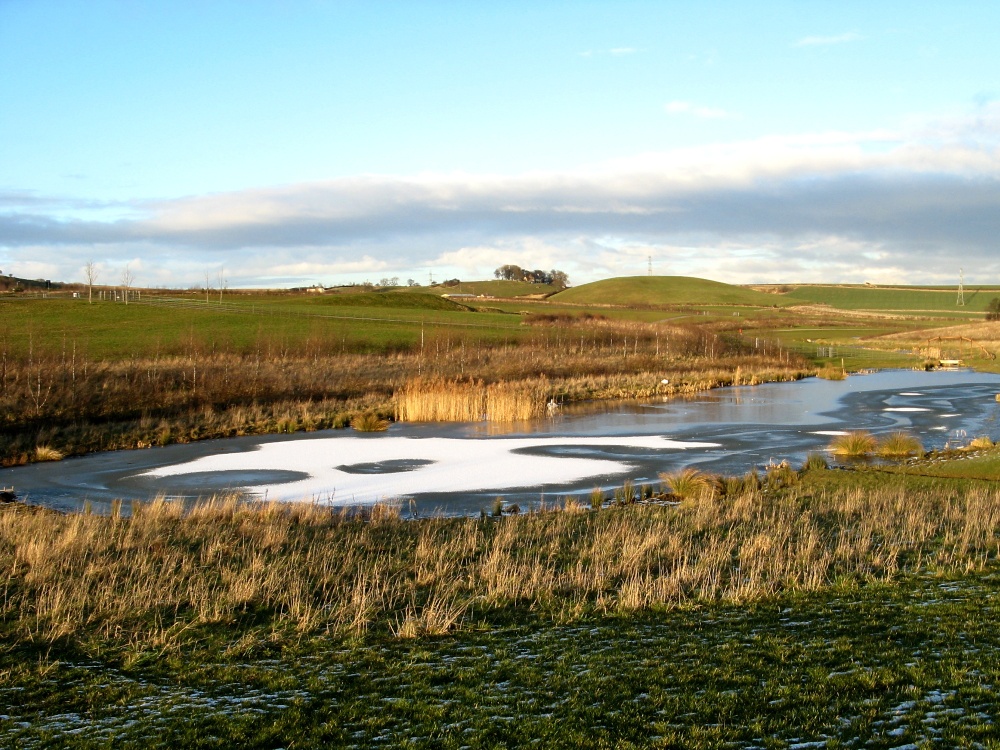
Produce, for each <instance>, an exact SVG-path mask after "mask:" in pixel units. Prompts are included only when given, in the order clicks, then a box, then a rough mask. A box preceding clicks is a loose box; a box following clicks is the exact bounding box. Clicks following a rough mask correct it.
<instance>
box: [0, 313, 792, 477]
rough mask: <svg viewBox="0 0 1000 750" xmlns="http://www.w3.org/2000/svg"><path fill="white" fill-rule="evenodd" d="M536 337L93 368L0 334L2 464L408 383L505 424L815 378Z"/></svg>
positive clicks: (76, 347)
mask: <svg viewBox="0 0 1000 750" xmlns="http://www.w3.org/2000/svg"><path fill="white" fill-rule="evenodd" d="M527 333H528V334H534V333H536V332H535V331H532V330H529V331H528V332H527ZM542 334H544V335H537V336H528V337H527V338H525V339H523V340H513V341H507V342H503V343H501V342H482V341H466V340H465V339H463V338H460V337H455V338H447V337H443V336H437V337H433V338H431V339H429V340H428V341H427V342H426V345H424V346H422V347H420V348H415V347H414V348H409V349H406V348H399V349H391V350H385V351H382V350H380V351H373V352H364V351H343V352H337V351H336V350H335V348H334V347H326V346H324V345H322V344H323V342H322V341H320V342H318V343H316V342H313V343H310V342H304V343H302V342H300V345H299V346H298V347H295V346H292V345H290V344H285V343H283V342H281V341H265V342H262V343H260V344H259V345H258V346H257V347H256V348H255V349H252V350H251V351H227V350H224V349H217V348H215V347H214V345H213V347H212V348H211V349H208V348H207V347H204V346H201V345H198V344H197V342H196V343H194V344H192V346H191V351H190V353H188V354H180V353H171V354H164V355H162V356H160V355H155V356H130V357H124V358H121V359H115V360H112V359H101V360H92V359H90V358H88V357H87V356H86V354H85V352H86V345H85V342H76V341H65V340H64V341H62V343H61V348H60V349H59V350H44V349H42V348H41V347H40V346H36V347H35V348H34V349H30V350H29V351H28V352H21V353H18V354H17V355H16V356H15V355H14V354H13V353H12V352H11V351H7V350H4V349H3V347H4V346H5V345H6V343H5V341H4V339H3V338H2V336H0V464H2V465H12V464H19V463H26V462H28V461H33V460H35V448H36V447H37V446H39V445H47V446H50V447H52V448H53V449H55V450H58V451H60V452H62V453H64V454H65V455H74V454H80V453H87V452H91V451H98V450H117V449H123V448H141V447H147V446H150V445H156V444H162V443H167V442H186V441H190V440H200V439H206V438H217V437H227V436H236V435H248V434H263V433H276V432H277V433H281V432H295V431H299V430H311V429H325V428H329V427H344V426H347V425H348V424H350V422H351V420H352V419H354V418H355V417H356V416H358V415H359V414H362V413H364V412H374V413H376V414H378V416H379V417H380V418H382V419H385V418H387V417H390V416H392V415H393V413H394V411H395V410H396V409H399V406H398V397H399V394H400V393H402V392H403V391H406V390H414V387H413V386H412V384H413V383H414V382H416V383H420V384H424V385H426V384H428V383H434V382H436V381H442V382H451V383H463V384H468V383H472V382H476V383H480V384H482V389H485V391H486V394H485V396H483V394H482V393H477V389H476V388H469V387H468V386H463V387H462V388H459V387H454V388H452V389H451V392H450V393H447V394H445V396H444V397H443V398H442V399H440V400H441V401H442V403H444V402H445V401H452V402H454V403H453V405H452V406H451V407H447V408H448V409H451V408H454V409H455V410H456V411H462V412H464V413H465V414H467V415H469V416H468V417H467V418H471V419H480V418H482V415H483V414H487V415H490V418H491V419H496V420H498V421H508V420H517V419H527V418H533V417H536V416H540V415H542V414H544V413H545V410H544V405H545V397H546V395H547V394H551V395H554V396H555V397H556V398H557V400H558V401H560V402H562V401H570V400H583V399H613V398H651V397H656V396H672V395H678V394H686V393H694V392H697V391H700V390H705V389H707V388H714V387H718V386H723V385H732V384H750V383H759V382H765V381H774V380H793V379H798V378H801V377H805V376H806V375H808V374H810V369H809V368H808V367H807V366H805V364H804V363H803V362H802V361H801V360H799V359H797V358H795V357H792V356H790V355H789V353H788V352H787V351H785V350H782V349H780V347H777V346H774V345H770V346H769V347H768V346H762V347H761V348H759V349H758V348H754V347H748V346H746V345H744V344H742V343H741V342H740V341H739V340H736V339H733V338H731V337H730V338H727V337H726V336H725V335H716V334H712V333H710V332H704V331H700V330H697V329H691V330H678V331H673V330H672V329H666V328H657V327H655V326H650V325H648V324H644V325H642V326H637V325H632V326H623V325H617V326H612V325H610V324H609V325H607V326H603V325H602V326H600V327H596V328H595V327H587V328H583V329H581V330H575V329H572V328H570V329H567V330H563V329H561V328H555V329H553V330H545V331H542ZM327 343H329V342H327ZM546 379H547V380H548V385H547V386H546V384H545V380H546ZM664 380H668V381H669V382H668V384H664V383H663V382H662V381H664ZM432 390H433V389H432ZM438 390H441V389H438ZM460 390H466V391H468V392H467V393H466V394H465V395H464V396H461V394H459V391H460ZM543 391H544V392H543ZM484 399H485V400H484ZM460 401H464V402H465V403H464V405H462V404H460V403H459V402H460ZM487 401H488V403H487ZM442 408H444V407H442ZM432 413H433V411H432ZM424 418H430V419H435V418H437V417H433V416H429V417H424ZM440 418H442V419H443V418H446V417H440ZM463 418H464V417H463Z"/></svg>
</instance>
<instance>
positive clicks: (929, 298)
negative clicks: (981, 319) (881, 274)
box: [781, 284, 1000, 315]
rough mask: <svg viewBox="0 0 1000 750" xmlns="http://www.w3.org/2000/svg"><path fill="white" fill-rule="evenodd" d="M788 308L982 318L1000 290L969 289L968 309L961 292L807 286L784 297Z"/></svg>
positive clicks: (794, 289)
mask: <svg viewBox="0 0 1000 750" xmlns="http://www.w3.org/2000/svg"><path fill="white" fill-rule="evenodd" d="M781 297H782V298H783V299H784V300H785V304H789V303H794V302H795V301H800V302H807V303H814V304H824V305H830V306H831V307H835V308H839V309H842V310H879V311H897V312H929V313H936V314H941V313H949V314H952V315H969V314H982V313H983V312H984V311H985V310H986V307H987V305H988V304H989V303H990V300H992V299H993V298H994V297H1000V287H968V288H966V289H965V294H964V297H965V305H964V306H963V307H960V306H958V305H957V301H958V288H957V287H954V288H919V287H909V288H899V287H879V286H852V285H830V286H823V285H819V284H807V285H802V286H792V287H791V288H790V290H789V291H788V292H787V293H785V294H783V295H781Z"/></svg>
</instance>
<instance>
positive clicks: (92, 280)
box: [83, 260, 100, 304]
mask: <svg viewBox="0 0 1000 750" xmlns="http://www.w3.org/2000/svg"><path fill="white" fill-rule="evenodd" d="M83 275H84V277H85V278H86V279H87V301H88V302H89V303H90V304H94V284H96V283H97V277H98V276H100V273H99V272H98V270H97V264H96V263H94V261H92V260H88V261H87V265H85V266H84V267H83Z"/></svg>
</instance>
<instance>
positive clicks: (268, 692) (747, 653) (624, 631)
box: [0, 572, 1000, 749]
mask: <svg viewBox="0 0 1000 750" xmlns="http://www.w3.org/2000/svg"><path fill="white" fill-rule="evenodd" d="M998 607H1000V580H998V578H997V575H996V573H995V572H991V573H989V574H986V575H980V576H968V577H960V578H938V577H933V576H922V577H912V578H908V579H904V580H901V581H899V582H898V583H897V584H896V585H889V586H884V585H875V586H845V587H843V588H840V589H835V590H830V591H825V592H822V593H815V594H807V595H800V596H789V597H782V598H776V599H771V600H768V601H765V602H761V603H758V604H754V605H744V606H721V605H716V606H707V607H698V608H690V609H682V610H675V611H672V612H656V613H647V614H641V615H633V616H629V617H608V618H596V619H593V620H588V621H582V622H577V623H573V624H566V625H563V624H558V623H551V622H544V621H540V620H539V619H537V618H533V617H531V616H524V617H514V618H513V619H512V620H511V621H509V622H508V623H505V624H500V625H494V626H486V625H484V626H483V628H482V629H480V630H478V631H473V632H468V633H464V634H462V635H461V636H458V637H454V636H449V637H443V638H434V639H418V640H415V641H393V640H380V639H367V640H361V641H340V640H330V639H328V638H323V637H310V638H304V639H301V640H299V641H298V642H297V643H289V644H287V645H283V646H281V647H278V646H276V645H274V644H272V643H271V642H269V638H268V636H267V633H266V631H263V630H255V629H254V628H252V627H250V628H248V629H247V630H246V633H245V635H244V636H243V637H242V638H237V637H236V634H235V633H233V632H231V631H229V630H228V629H226V628H214V629H212V628H209V629H205V630H204V631H203V632H202V633H200V637H201V639H202V640H201V643H200V644H198V645H195V646H193V647H191V648H189V649H186V650H184V651H182V652H179V653H165V654H161V653H156V652H138V653H133V654H131V655H129V656H127V657H125V658H121V657H117V656H113V655H107V656H98V657H96V658H95V657H90V656H84V655H83V654H79V653H73V652H71V651H66V652H63V651H59V650H58V649H57V650H55V651H52V652H49V653H35V652H32V651H30V650H28V651H25V650H13V651H11V650H6V651H5V652H4V653H3V655H2V656H0V703H2V704H4V705H5V706H7V707H6V708H5V709H4V711H3V713H4V718H2V719H0V744H4V745H7V746H11V747H14V746H17V747H26V748H28V747H52V746H58V747H68V748H91V747H107V746H109V745H112V744H113V746H115V747H149V746H150V745H152V746H157V747H159V746H164V747H166V746H175V747H178V746H184V747H192V748H208V747H233V748H274V747H296V748H314V747H316V748H318V747H357V748H362V747H372V746H379V745H381V746H391V747H400V746H406V747H413V748H455V749H457V748H460V747H470V748H485V747H531V746H534V747H546V748H553V747H559V748H570V747H573V748H577V747H579V748H605V747H622V748H629V747H636V748H637V747H663V748H666V747H684V748H705V749H707V748H716V747H721V746H727V745H730V746H735V747H750V746H756V747H773V748H787V747H789V746H790V745H793V744H795V743H803V742H818V743H825V744H824V745H822V746H827V747H848V746H867V747H875V748H891V747H899V746H902V745H908V744H909V743H915V744H922V743H924V742H926V743H928V746H941V747H960V746H973V743H983V744H984V745H985V746H987V747H996V743H997V729H996V725H995V722H996V719H997V715H998V704H997V700H996V695H995V692H994V690H993V688H992V686H993V685H995V684H997V681H998V680H1000V631H998V629H997V628H996V627H995V620H994V618H993V616H992V612H994V611H995V610H996V609H997V608H998ZM112 738H113V739H112Z"/></svg>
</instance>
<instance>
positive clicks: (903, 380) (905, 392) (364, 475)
mask: <svg viewBox="0 0 1000 750" xmlns="http://www.w3.org/2000/svg"><path fill="white" fill-rule="evenodd" d="M998 390H1000V376H997V375H989V374H981V373H974V372H965V371H959V372H932V373H924V372H914V371H902V370H901V371H886V372H881V373H876V374H873V375H859V376H852V377H850V378H848V379H847V380H844V381H827V380H819V379H816V378H812V379H809V380H804V381H800V382H797V383H771V384H765V385H758V386H740V387H737V388H724V389H718V390H714V391H709V392H706V393H702V394H699V395H697V396H696V397H692V398H688V399H672V400H669V401H658V402H651V403H638V402H615V403H597V404H576V405H570V406H567V407H565V408H564V409H562V410H561V412H560V413H559V414H557V415H556V416H555V417H553V418H550V419H545V420H538V421H536V422H531V423H523V424H518V425H513V426H504V427H497V426H496V425H490V424H485V423H476V424H448V425H440V424H434V425H429V424H424V425H420V424H396V425H393V426H392V427H391V428H390V429H389V431H388V432H384V433H373V434H362V433H357V432H354V431H350V430H337V431H326V432H314V433H306V434H300V435H293V436H278V435H270V436H264V437H248V438H235V439H230V440H215V441H205V442H201V443H193V444H188V445H174V446H167V447H165V448H153V449H149V450H143V451H121V452H114V453H101V454H94V455H90V456H83V457H80V458H72V459H67V460H65V461H61V462H59V463H47V464H35V465H32V466H25V467H18V468H13V469H4V470H0V485H7V486H10V485H13V486H15V487H16V488H17V490H18V493H19V494H20V496H21V497H22V498H25V499H27V500H28V501H29V502H33V503H37V504H41V505H48V506H51V507H57V508H62V509H76V508H80V507H82V505H83V502H84V501H87V500H89V501H91V503H92V504H93V506H94V509H95V510H101V509H103V508H106V507H107V506H108V505H109V504H110V502H111V501H112V500H113V499H115V498H123V499H126V500H128V499H140V500H145V499H149V498H151V497H153V496H156V495H167V496H170V497H181V498H191V499H193V498H197V497H199V496H206V495H210V494H213V493H216V492H221V491H227V490H242V491H246V492H249V493H251V494H255V495H258V496H261V497H266V498H268V499H279V500H288V501H300V500H301V501H313V500H316V501H320V502H324V503H331V504H335V505H357V504H365V503H372V502H376V501H380V500H392V499H401V500H403V501H404V502H407V503H409V502H410V500H411V499H412V502H413V505H414V507H416V508H417V510H418V512H420V513H422V514H427V513H431V512H434V511H441V512H444V513H448V514H467V513H477V512H478V511H479V510H480V509H481V508H489V507H491V506H492V504H493V502H494V499H495V498H496V497H497V496H498V495H503V497H504V498H505V499H506V500H507V501H509V502H517V503H519V504H520V505H521V506H522V507H529V506H531V505H533V504H537V503H538V502H540V501H542V500H545V501H547V502H550V503H551V502H554V501H555V500H556V499H557V498H559V497H562V496H564V495H567V494H583V495H586V494H589V492H590V490H591V489H592V488H594V487H602V488H610V487H613V486H619V485H620V484H621V482H622V481H623V480H625V479H633V480H634V481H635V482H636V483H643V482H656V481H657V475H658V474H659V473H660V472H662V471H672V470H675V469H677V468H681V467H683V466H692V465H693V466H697V467H698V468H700V469H702V470H704V471H710V472H715V473H724V474H742V473H744V472H746V471H748V470H750V469H752V468H754V467H758V468H759V467H761V466H763V465H766V464H767V463H768V462H770V461H771V460H774V461H780V460H782V459H789V460H790V461H792V462H793V463H798V462H800V461H801V460H802V459H803V458H804V457H805V455H806V454H807V453H808V452H809V451H814V450H822V449H823V448H825V447H826V445H827V444H828V443H829V441H830V436H831V435H832V434H836V433H838V432H840V431H843V430H848V429H867V430H871V431H872V432H875V433H881V432H888V431H892V430H896V429H906V430H908V431H910V432H912V433H913V434H915V435H917V436H918V437H919V438H920V439H921V440H922V441H923V443H924V445H925V447H927V448H928V449H930V448H940V447H943V446H944V445H945V444H946V443H947V442H949V441H950V442H952V443H964V442H968V440H969V439H971V438H973V437H975V436H978V435H988V436H990V437H991V438H993V439H994V440H1000V423H998V415H1000V404H998V403H997V402H996V400H995V395H996V394H997V392H998Z"/></svg>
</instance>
